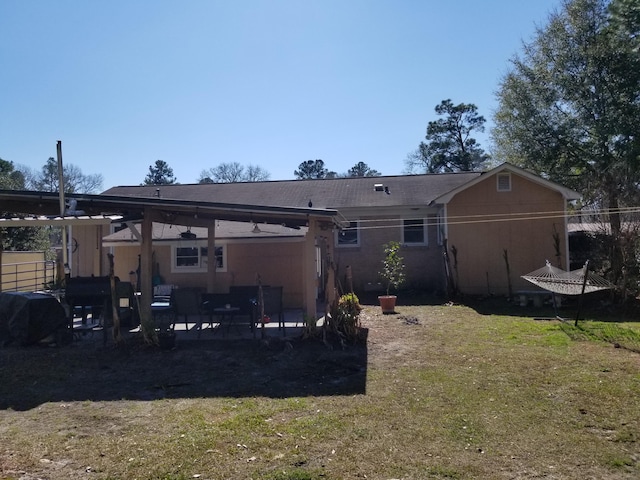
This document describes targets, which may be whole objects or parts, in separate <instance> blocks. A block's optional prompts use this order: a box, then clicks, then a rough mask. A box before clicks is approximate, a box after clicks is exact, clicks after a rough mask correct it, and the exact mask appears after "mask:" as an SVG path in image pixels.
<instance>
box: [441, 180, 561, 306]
mask: <svg viewBox="0 0 640 480" xmlns="http://www.w3.org/2000/svg"><path fill="white" fill-rule="evenodd" d="M564 209H565V201H564V199H563V197H562V196H561V195H560V193H558V192H556V191H553V190H550V189H548V188H546V187H544V186H542V185H540V184H537V183H534V182H532V181H530V180H528V179H526V178H524V177H522V176H519V175H516V174H512V175H511V191H508V192H499V191H498V190H497V185H496V177H495V175H491V176H489V177H487V178H485V179H483V181H482V182H480V183H478V184H476V185H474V186H472V187H469V188H468V189H466V190H464V191H462V192H461V193H458V194H457V195H456V196H455V197H454V198H453V199H452V200H451V201H450V203H449V204H448V205H447V219H448V241H449V247H450V250H451V248H452V247H454V246H455V247H456V249H457V251H458V253H457V261H458V279H459V287H460V290H461V292H462V293H464V294H472V295H477V294H507V293H508V279H507V269H506V262H505V260H504V250H506V251H507V254H508V258H509V265H510V270H511V275H510V277H511V283H512V288H513V290H514V291H516V290H518V289H531V288H532V285H531V284H530V283H528V282H527V281H525V280H522V279H521V278H520V276H521V275H524V274H526V273H529V272H531V271H533V270H536V269H538V268H541V267H543V266H544V265H545V261H546V260H547V259H548V260H549V261H550V262H552V263H553V264H554V265H556V266H560V267H561V268H563V269H564V268H565V262H566V249H565V247H566V245H565V238H566V233H565V220H564V218H563V217H562V216H560V215H561V213H562V212H564ZM487 212H492V213H495V214H497V216H496V217H494V218H493V219H492V220H493V221H486V217H484V218H483V217H478V215H485V214H486V213H487ZM534 212H549V213H550V215H549V216H550V217H553V218H543V219H526V220H522V218H528V214H531V213H534ZM519 219H520V220H519ZM554 232H557V233H558V235H559V238H560V249H561V257H560V259H558V257H557V256H556V249H555V247H554V237H553V235H554ZM559 261H560V262H562V263H561V264H559V263H558V262H559ZM452 262H453V257H452Z"/></svg>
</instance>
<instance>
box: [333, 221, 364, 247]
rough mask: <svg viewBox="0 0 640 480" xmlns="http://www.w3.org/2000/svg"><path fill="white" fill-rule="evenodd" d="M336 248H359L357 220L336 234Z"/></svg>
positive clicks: (358, 224)
mask: <svg viewBox="0 0 640 480" xmlns="http://www.w3.org/2000/svg"><path fill="white" fill-rule="evenodd" d="M336 246H338V247H359V246H360V222H359V221H358V220H354V221H351V222H349V226H347V227H344V228H342V229H341V230H340V231H338V232H336Z"/></svg>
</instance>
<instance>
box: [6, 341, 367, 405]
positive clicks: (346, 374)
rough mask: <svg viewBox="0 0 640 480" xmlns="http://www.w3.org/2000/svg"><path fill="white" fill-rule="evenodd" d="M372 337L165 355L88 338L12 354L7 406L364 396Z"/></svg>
mask: <svg viewBox="0 0 640 480" xmlns="http://www.w3.org/2000/svg"><path fill="white" fill-rule="evenodd" d="M366 337H367V330H366V329H363V331H362V335H361V339H360V340H359V341H358V342H357V343H355V344H351V345H345V346H343V345H342V344H341V342H340V341H339V339H338V338H335V337H333V336H331V335H329V336H328V338H324V339H323V338H322V337H321V336H319V337H314V338H305V337H301V336H300V337H292V338H275V337H274V338H269V339H268V340H256V339H215V340H211V339H198V340H180V339H179V340H178V341H177V344H176V348H175V349H173V350H170V351H162V350H160V349H158V348H156V347H148V346H146V345H144V344H142V342H141V340H140V338H139V337H137V336H134V337H130V338H128V339H127V340H126V341H125V342H124V344H123V345H121V346H119V347H115V346H111V345H109V346H106V347H104V346H102V345H101V344H100V342H99V341H90V340H80V341H76V342H74V343H73V344H72V345H70V346H66V347H60V348H46V347H32V348H15V349H5V350H0V358H1V360H2V363H1V365H2V366H1V367H0V378H2V384H3V386H4V387H5V388H3V389H4V390H5V392H6V394H3V395H2V397H1V398H0V409H6V408H12V409H14V410H27V409H31V408H34V407H36V406H37V405H40V404H41V403H44V402H51V401H78V400H92V401H103V400H121V399H127V400H153V399H159V398H177V397H180V398H188V397H215V396H240V397H243V396H267V397H288V396H307V395H333V394H350V393H353V394H355V393H362V392H364V389H365V381H366V369H367V346H366V341H367V338H366ZM27 365H31V366H33V365H36V368H25V366H27Z"/></svg>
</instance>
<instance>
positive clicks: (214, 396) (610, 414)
mask: <svg viewBox="0 0 640 480" xmlns="http://www.w3.org/2000/svg"><path fill="white" fill-rule="evenodd" d="M396 311H397V313H396V314H394V315H382V314H381V313H380V309H379V307H376V306H374V305H365V308H364V310H363V312H362V315H361V318H362V327H363V330H362V342H361V343H360V344H357V345H348V346H346V347H345V348H342V347H341V346H340V344H339V343H338V342H335V341H327V342H323V341H322V339H307V340H300V339H296V338H292V337H288V338H286V339H279V340H274V341H270V342H264V341H260V340H235V341H234V340H226V341H222V340H221V339H217V340H212V339H210V338H204V339H201V340H197V341H193V342H181V343H180V342H179V344H178V348H176V349H175V350H173V351H157V350H154V349H149V348H144V347H142V346H141V345H139V344H138V343H137V342H134V341H130V342H129V343H128V344H127V345H126V346H125V347H122V348H114V347H112V346H108V347H103V346H102V344H101V343H100V342H88V341H86V340H80V341H77V342H74V344H73V345H71V346H68V347H61V348H40V347H34V348H7V349H4V350H0V438H2V442H0V479H21V480H34V479H38V478H42V479H52V480H56V479H165V480H178V479H192V478H200V479H219V478H228V479H249V478H252V479H269V480H292V479H298V480H301V479H357V478H362V479H364V478H367V479H428V478H435V479H474V478H479V479H487V478H488V479H493V478H495V479H514V478H518V479H521V478H551V479H554V478H555V479H586V478H594V479H599V478H612V479H626V478H629V479H631V478H639V477H640V438H639V435H640V408H638V407H639V405H640V401H639V398H640V368H639V367H640V353H639V352H638V351H637V348H636V347H638V346H639V345H640V342H638V341H637V339H638V335H639V333H640V328H639V323H637V322H629V321H626V322H623V323H615V324H612V323H611V322H596V321H594V320H592V319H589V317H588V315H589V312H588V311H587V312H585V315H587V320H586V321H581V322H580V325H579V327H578V328H576V327H575V326H574V325H573V322H572V321H570V322H560V321H558V320H536V319H534V316H533V312H529V311H526V310H525V309H516V308H512V309H497V308H493V307H492V306H491V305H487V304H478V305H473V306H463V305H412V306H407V305H405V306H402V305H401V306H399V307H397V309H396ZM489 312H494V313H489ZM495 312H501V313H500V314H497V313H495Z"/></svg>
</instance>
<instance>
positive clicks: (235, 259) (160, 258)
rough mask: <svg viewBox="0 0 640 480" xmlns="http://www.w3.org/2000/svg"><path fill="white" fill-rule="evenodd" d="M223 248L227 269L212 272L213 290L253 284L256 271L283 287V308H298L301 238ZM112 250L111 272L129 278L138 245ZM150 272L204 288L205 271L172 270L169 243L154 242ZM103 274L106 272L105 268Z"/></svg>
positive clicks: (165, 279)
mask: <svg viewBox="0 0 640 480" xmlns="http://www.w3.org/2000/svg"><path fill="white" fill-rule="evenodd" d="M226 248H227V256H226V260H227V271H226V272H224V271H219V272H216V276H215V288H214V291H215V292H227V291H229V286H231V285H256V284H257V283H256V282H257V275H258V274H259V275H260V279H261V282H262V284H263V285H273V286H282V287H283V297H284V298H283V301H284V305H285V307H287V308H300V307H301V306H302V304H303V285H304V281H303V269H302V255H303V253H302V249H303V242H300V241H298V242H286V243H285V242H275V243H256V242H253V243H230V244H226ZM109 251H113V254H114V273H115V275H116V276H118V277H120V279H121V280H129V273H130V272H131V271H135V270H136V268H137V266H138V254H139V253H140V247H139V246H119V247H113V248H106V249H105V257H106V253H108V252H109ZM153 258H154V261H155V267H154V272H155V273H156V274H158V275H160V277H162V281H163V283H167V284H172V285H177V286H178V287H183V288H184V287H196V288H202V289H203V290H205V289H206V286H207V273H206V272H189V273H185V272H172V271H171V246H170V245H169V244H164V245H163V244H154V245H153ZM105 274H106V272H105Z"/></svg>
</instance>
